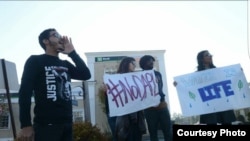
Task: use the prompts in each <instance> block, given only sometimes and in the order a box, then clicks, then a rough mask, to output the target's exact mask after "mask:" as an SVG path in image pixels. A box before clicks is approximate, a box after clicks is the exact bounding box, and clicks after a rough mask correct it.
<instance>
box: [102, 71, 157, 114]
mask: <svg viewBox="0 0 250 141" xmlns="http://www.w3.org/2000/svg"><path fill="white" fill-rule="evenodd" d="M103 80H104V83H105V84H106V85H107V86H108V90H107V96H108V102H109V109H110V116H111V117H112V116H121V115H125V114H129V113H133V112H136V111H139V110H143V109H145V108H148V107H152V106H157V105H158V104H159V103H160V96H159V92H158V91H159V90H158V84H157V83H156V78H155V74H154V71H153V70H149V71H139V72H132V73H124V74H104V76H103Z"/></svg>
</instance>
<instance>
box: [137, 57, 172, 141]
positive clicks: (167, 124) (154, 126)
mask: <svg viewBox="0 0 250 141" xmlns="http://www.w3.org/2000/svg"><path fill="white" fill-rule="evenodd" d="M154 61H155V59H154V57H153V56H151V55H144V56H142V57H141V59H140V62H139V64H140V67H141V68H142V70H152V69H153V68H154ZM154 72H155V76H156V80H157V83H158V88H159V95H160V97H161V98H160V101H159V105H158V106H157V107H150V108H147V109H145V110H144V113H145V118H146V121H147V125H148V130H149V134H150V141H158V127H159V126H160V128H161V130H162V132H163V135H164V140H165V141H172V140H173V135H172V123H171V118H170V113H169V110H168V107H167V103H166V102H165V94H164V93H163V90H162V88H163V81H162V76H161V73H160V72H158V71H156V70H155V71H154Z"/></svg>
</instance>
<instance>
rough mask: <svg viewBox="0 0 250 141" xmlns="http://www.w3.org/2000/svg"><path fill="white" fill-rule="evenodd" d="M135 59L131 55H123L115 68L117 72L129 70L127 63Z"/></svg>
mask: <svg viewBox="0 0 250 141" xmlns="http://www.w3.org/2000/svg"><path fill="white" fill-rule="evenodd" d="M133 61H135V58H133V57H125V58H123V59H122V61H121V63H120V65H119V67H118V70H117V73H127V72H129V63H131V62H133Z"/></svg>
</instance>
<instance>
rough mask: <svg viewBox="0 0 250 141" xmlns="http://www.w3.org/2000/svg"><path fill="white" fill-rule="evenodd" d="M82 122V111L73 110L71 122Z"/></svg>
mask: <svg viewBox="0 0 250 141" xmlns="http://www.w3.org/2000/svg"><path fill="white" fill-rule="evenodd" d="M83 121H84V111H83V110H74V111H73V122H83Z"/></svg>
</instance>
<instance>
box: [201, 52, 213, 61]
mask: <svg viewBox="0 0 250 141" xmlns="http://www.w3.org/2000/svg"><path fill="white" fill-rule="evenodd" d="M203 61H204V64H211V63H212V55H211V54H210V53H209V52H205V53H204V54H203Z"/></svg>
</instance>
